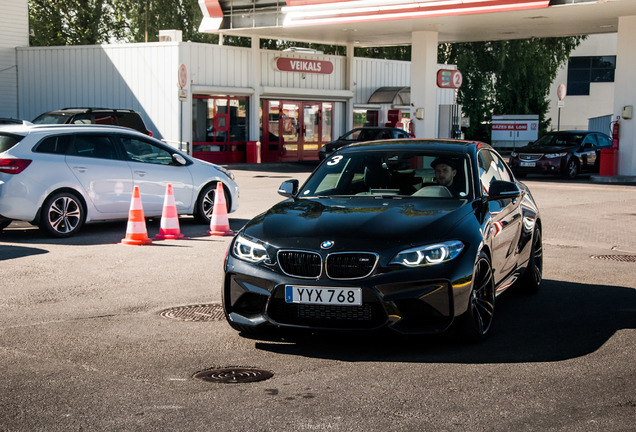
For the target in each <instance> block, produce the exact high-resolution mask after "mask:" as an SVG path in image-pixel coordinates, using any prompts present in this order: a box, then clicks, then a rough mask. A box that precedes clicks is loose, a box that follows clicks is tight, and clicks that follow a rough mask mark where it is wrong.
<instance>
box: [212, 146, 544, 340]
mask: <svg viewBox="0 0 636 432" xmlns="http://www.w3.org/2000/svg"><path fill="white" fill-rule="evenodd" d="M279 193H280V194H281V195H283V196H285V197H287V199H286V200H284V201H282V202H280V203H279V204H277V205H275V206H274V207H272V208H271V209H269V210H267V211H266V212H265V213H263V214H261V215H259V216H257V217H255V218H254V219H252V220H251V221H250V222H248V223H247V224H246V225H245V227H243V229H241V230H240V232H239V233H238V234H237V236H236V237H235V238H234V239H233V241H232V243H231V245H230V248H229V251H228V254H227V257H226V261H225V267H224V268H225V278H224V285H223V306H224V309H225V314H226V317H227V320H228V322H229V324H230V325H231V326H232V327H233V328H234V329H236V330H239V331H243V332H257V331H259V330H261V329H267V328H276V327H278V328H304V329H339V330H352V329H357V330H371V329H378V328H382V327H388V328H390V329H393V330H395V331H397V332H400V333H439V332H443V331H445V330H447V329H449V328H450V327H451V325H453V324H455V325H456V326H457V327H458V329H459V330H460V331H461V333H462V334H464V335H465V336H466V337H467V338H468V339H470V340H481V339H483V338H485V337H486V336H487V335H488V334H489V331H490V328H491V323H492V320H493V314H494V311H495V297H497V296H498V295H499V294H501V293H502V292H503V291H504V290H506V289H507V288H508V287H510V286H512V285H513V284H514V283H515V282H516V283H517V285H519V286H520V287H521V288H523V289H525V290H527V291H531V292H532V291H535V290H537V289H538V287H539V284H540V283H541V278H542V268H543V253H542V242H541V221H540V218H539V210H538V209H537V206H536V204H535V202H534V200H533V198H532V195H531V194H530V191H529V190H528V189H527V187H526V186H524V185H523V184H522V183H518V182H517V181H515V179H514V177H513V175H512V173H511V172H510V170H509V168H508V166H507V165H506V163H505V162H504V161H503V159H502V158H501V156H499V154H498V153H497V152H495V151H494V150H493V149H492V148H491V147H490V146H489V145H487V144H484V143H478V142H469V141H440V140H399V141H391V142H386V141H380V142H373V143H359V144H352V145H350V146H347V147H346V148H343V149H341V150H339V151H337V152H336V153H334V154H333V155H331V156H330V157H328V158H327V159H326V160H325V161H323V163H322V164H320V165H319V166H318V167H317V168H316V170H315V171H314V172H313V173H312V175H311V176H310V177H309V178H308V179H307V181H306V182H305V184H304V185H302V186H301V187H299V184H298V181H296V180H288V181H286V182H284V183H283V184H282V185H281V187H280V190H279Z"/></svg>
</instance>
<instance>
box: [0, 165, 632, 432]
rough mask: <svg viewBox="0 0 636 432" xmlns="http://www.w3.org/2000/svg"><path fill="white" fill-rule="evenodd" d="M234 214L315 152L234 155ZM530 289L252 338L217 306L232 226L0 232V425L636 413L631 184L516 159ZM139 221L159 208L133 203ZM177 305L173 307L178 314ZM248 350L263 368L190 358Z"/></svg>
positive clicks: (116, 427) (602, 422)
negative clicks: (238, 378) (491, 316)
mask: <svg viewBox="0 0 636 432" xmlns="http://www.w3.org/2000/svg"><path fill="white" fill-rule="evenodd" d="M231 168H232V169H233V170H234V173H235V175H236V177H237V182H238V184H239V187H240V201H239V202H240V207H239V209H238V211H237V212H235V213H233V214H230V215H229V218H230V226H231V228H232V229H234V230H238V229H240V227H241V226H243V224H245V223H246V221H248V220H249V219H250V218H252V217H254V216H256V215H258V214H259V213H261V212H262V211H265V210H266V209H267V208H268V207H269V206H271V205H272V204H274V203H275V202H277V201H279V200H281V199H282V197H280V196H279V195H278V194H277V193H276V191H277V189H278V186H279V185H280V183H281V182H282V181H284V180H287V179H290V178H297V179H300V180H303V179H305V178H306V177H307V176H308V174H309V172H310V171H311V169H312V168H313V166H312V165H302V164H273V165H237V166H231ZM525 183H526V184H527V185H528V186H529V187H530V189H531V191H532V193H533V195H534V197H535V199H536V200H537V202H538V205H539V207H540V209H541V212H542V218H543V226H544V249H545V258H544V260H545V261H544V262H545V270H544V282H543V285H542V287H541V289H540V291H539V293H538V294H536V295H532V296H525V295H521V294H519V293H516V292H514V291H511V290H509V291H508V292H506V293H504V295H503V296H501V297H499V298H498V301H497V310H496V317H495V323H494V328H493V334H492V335H491V337H490V338H489V339H488V340H487V341H486V342H484V343H481V344H476V345H465V344H463V343H461V342H459V341H458V340H456V339H455V338H453V337H449V336H447V335H443V336H435V337H430V336H428V337H396V336H394V335H391V334H384V333H381V334H362V335H361V334H343V335H341V334H327V335H314V336H305V337H303V338H300V339H299V338H288V337H285V338H277V337H272V338H269V339H251V338H246V337H243V336H241V335H239V334H238V333H237V332H235V331H234V330H232V329H231V328H230V327H229V326H228V325H227V323H226V322H225V321H224V319H223V317H222V316H219V315H218V309H216V307H217V306H218V304H219V302H220V300H221V292H220V286H221V282H222V279H223V275H222V262H223V257H224V256H225V253H226V250H227V247H228V245H229V242H230V237H212V236H208V235H207V234H206V231H207V229H208V227H206V226H201V225H198V224H196V223H195V222H194V220H193V218H191V217H181V218H180V225H181V231H182V232H183V233H184V234H185V235H186V236H187V238H186V239H183V240H174V241H153V243H152V244H151V245H148V246H124V245H120V244H118V243H119V242H120V241H121V239H122V238H124V236H125V230H126V222H125V221H121V222H109V223H98V224H93V225H89V226H86V227H85V228H84V229H83V230H82V232H81V233H80V234H79V235H77V236H75V237H72V238H70V239H51V238H48V237H46V236H44V235H43V234H41V233H40V232H39V230H37V229H36V228H34V227H31V226H30V225H28V224H25V223H13V224H12V225H10V226H9V228H7V229H6V230H5V231H4V232H3V233H1V234H0V364H1V365H2V380H1V381H0V430H2V431H44V430H46V431H62V430H63V431H67V430H89V431H91V430H95V431H111V430H112V431H123V430H126V431H127V430H138V431H151V430H178V431H208V430H225V431H315V430H321V431H324V430H330V431H467V430H469V431H510V430H516V431H568V432H569V431H603V432H605V431H628V430H633V429H634V424H636V362H634V353H635V352H636V284H635V283H634V275H635V274H636V186H635V185H630V184H627V185H625V184H612V183H598V182H594V181H593V179H590V178H585V177H582V178H580V179H578V180H576V181H562V180H558V179H554V178H551V177H550V178H543V177H529V178H527V179H525ZM147 228H148V233H149V235H150V236H151V237H153V236H154V235H155V234H157V233H158V230H159V223H158V221H148V223H147ZM183 310H187V311H192V313H187V314H186V318H180V317H179V313H180V312H181V311H183ZM227 368H231V369H233V370H235V371H239V370H244V369H251V368H256V369H259V370H262V371H267V372H271V373H273V376H272V377H271V378H268V379H266V380H263V381H258V382H247V383H236V382H232V380H230V382H229V383H222V382H219V381H216V382H209V381H204V380H201V379H198V378H195V374H197V373H198V372H207V371H210V370H212V369H227Z"/></svg>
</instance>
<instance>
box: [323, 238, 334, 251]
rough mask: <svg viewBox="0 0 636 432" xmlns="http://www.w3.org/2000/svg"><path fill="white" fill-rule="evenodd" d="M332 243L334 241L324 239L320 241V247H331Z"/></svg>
mask: <svg viewBox="0 0 636 432" xmlns="http://www.w3.org/2000/svg"><path fill="white" fill-rule="evenodd" d="M334 244H335V243H334V241H333V240H325V241H324V242H322V243H320V249H331V248H332V247H333V245H334Z"/></svg>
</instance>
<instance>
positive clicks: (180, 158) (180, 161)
mask: <svg viewBox="0 0 636 432" xmlns="http://www.w3.org/2000/svg"><path fill="white" fill-rule="evenodd" d="M172 161H173V162H174V163H175V164H176V165H181V166H183V165H185V164H186V160H185V158H184V157H183V156H181V155H180V154H179V153H173V154H172Z"/></svg>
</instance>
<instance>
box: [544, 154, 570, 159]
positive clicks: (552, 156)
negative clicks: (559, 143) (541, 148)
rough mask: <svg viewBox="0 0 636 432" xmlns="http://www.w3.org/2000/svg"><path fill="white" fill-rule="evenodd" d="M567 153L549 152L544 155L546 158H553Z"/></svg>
mask: <svg viewBox="0 0 636 432" xmlns="http://www.w3.org/2000/svg"><path fill="white" fill-rule="evenodd" d="M565 155H567V153H550V154H547V155H545V157H547V158H548V159H554V158H560V157H563V156H565Z"/></svg>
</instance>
